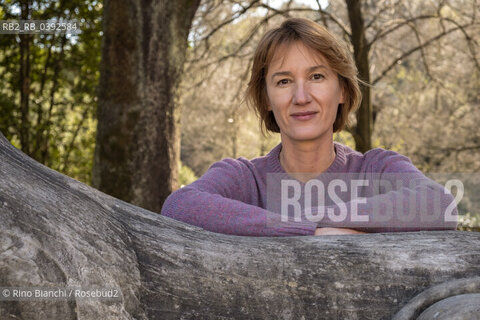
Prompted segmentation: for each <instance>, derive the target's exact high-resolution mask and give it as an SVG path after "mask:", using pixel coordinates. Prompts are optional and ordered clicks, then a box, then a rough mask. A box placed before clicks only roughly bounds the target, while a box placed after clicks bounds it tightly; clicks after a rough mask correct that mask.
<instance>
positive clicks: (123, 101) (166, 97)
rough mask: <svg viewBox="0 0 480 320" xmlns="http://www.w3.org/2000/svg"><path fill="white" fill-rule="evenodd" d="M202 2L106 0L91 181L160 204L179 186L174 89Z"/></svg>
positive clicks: (121, 195) (131, 198)
mask: <svg viewBox="0 0 480 320" xmlns="http://www.w3.org/2000/svg"><path fill="white" fill-rule="evenodd" d="M199 3H200V0H178V1H168V0H118V1H117V0H115V1H111V0H110V1H105V2H104V22H103V23H104V25H103V26H104V27H103V29H104V39H103V49H102V62H101V66H100V74H101V75H100V84H99V98H98V129H97V146H96V150H95V161H94V171H93V177H94V178H93V185H94V186H95V187H97V188H99V189H100V190H102V191H104V192H106V193H108V194H110V195H113V196H115V197H117V198H120V199H122V200H124V201H128V202H131V203H134V204H136V205H139V206H141V207H144V208H147V209H149V210H152V211H156V212H160V210H161V206H162V203H163V200H164V199H165V198H166V197H167V196H168V195H169V194H170V193H171V192H172V191H173V190H175V189H176V188H177V185H176V184H177V166H178V162H179V143H180V142H179V134H178V125H179V114H178V113H179V110H178V107H177V106H176V104H175V100H176V91H177V87H178V84H179V79H180V76H181V73H182V68H183V64H184V61H185V54H186V48H187V36H188V32H189V30H190V26H191V23H192V20H193V16H194V14H195V11H196V9H197V7H198V5H199Z"/></svg>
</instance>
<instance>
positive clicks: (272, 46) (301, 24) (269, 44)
mask: <svg viewBox="0 0 480 320" xmlns="http://www.w3.org/2000/svg"><path fill="white" fill-rule="evenodd" d="M297 41H300V42H302V43H303V44H304V45H305V46H306V47H308V48H311V49H312V50H314V51H315V52H317V53H320V54H321V55H322V56H323V57H324V58H325V59H326V60H327V63H328V64H329V66H330V68H332V70H333V71H334V72H336V73H337V74H338V78H339V82H340V86H341V88H342V89H343V92H344V98H345V102H344V103H342V104H340V105H339V108H338V111H337V117H336V119H335V122H334V124H333V132H337V131H341V130H342V129H343V128H344V127H345V125H348V115H349V114H350V112H353V111H355V110H356V109H357V108H358V106H359V105H360V102H361V100H362V93H361V91H360V88H359V80H358V78H357V68H356V66H355V62H354V60H353V58H352V55H351V53H350V51H349V50H348V47H347V46H346V45H345V43H344V42H343V41H341V40H339V39H337V38H336V37H335V36H334V35H333V34H331V33H330V32H329V31H328V30H327V29H326V28H325V27H323V26H321V25H319V24H317V23H315V22H313V21H310V20H307V19H301V18H291V19H287V20H285V21H284V22H283V23H282V24H281V25H280V27H278V28H275V29H272V30H270V31H268V32H267V33H265V35H264V36H263V38H262V39H261V40H260V43H259V44H258V46H257V49H256V51H255V54H254V58H253V65H252V74H251V76H250V81H249V83H248V88H247V93H246V98H247V102H248V104H249V105H250V106H251V107H253V108H254V109H255V111H256V112H257V114H258V115H259V117H260V122H261V124H262V130H263V129H264V128H265V129H266V130H267V131H272V132H280V128H279V127H278V124H277V122H276V121H275V117H274V116H273V112H272V111H269V110H268V96H267V85H266V80H265V78H266V75H267V73H268V66H269V65H270V62H271V61H272V59H273V57H274V55H275V53H276V52H277V50H279V48H280V47H281V46H282V45H290V44H293V43H294V42H297Z"/></svg>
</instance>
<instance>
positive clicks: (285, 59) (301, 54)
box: [265, 42, 344, 142]
mask: <svg viewBox="0 0 480 320" xmlns="http://www.w3.org/2000/svg"><path fill="white" fill-rule="evenodd" d="M265 81H266V84H267V95H268V100H269V106H268V110H271V111H273V114H274V116H275V120H276V121H277V124H278V126H279V127H280V133H281V136H282V141H285V140H284V139H289V140H291V141H292V142H294V141H315V140H318V141H320V140H323V139H325V138H328V137H330V138H331V137H332V136H333V123H334V122H335V118H336V116H337V109H338V105H339V104H340V103H343V102H344V97H343V90H342V88H341V87H340V82H339V79H338V75H337V73H335V72H334V71H333V70H332V69H331V68H330V66H329V65H328V63H327V61H326V59H325V58H324V57H323V56H322V55H321V54H319V53H317V52H315V51H313V50H312V49H310V48H308V47H306V46H305V45H304V44H302V43H301V42H295V43H293V44H291V45H289V46H284V47H283V48H282V47H280V49H279V50H278V51H277V53H276V54H275V55H274V57H273V59H272V61H271V62H270V65H269V66H268V73H267V76H266V78H265Z"/></svg>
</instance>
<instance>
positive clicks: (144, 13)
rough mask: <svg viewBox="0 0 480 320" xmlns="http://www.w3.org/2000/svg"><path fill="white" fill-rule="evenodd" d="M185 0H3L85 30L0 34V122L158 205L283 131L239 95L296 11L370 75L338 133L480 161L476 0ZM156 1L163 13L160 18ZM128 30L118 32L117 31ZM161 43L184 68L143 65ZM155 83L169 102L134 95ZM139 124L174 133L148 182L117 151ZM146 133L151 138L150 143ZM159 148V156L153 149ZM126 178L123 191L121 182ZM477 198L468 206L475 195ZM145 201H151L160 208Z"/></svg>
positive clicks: (439, 169)
mask: <svg viewBox="0 0 480 320" xmlns="http://www.w3.org/2000/svg"><path fill="white" fill-rule="evenodd" d="M157 2H158V3H157ZM194 2H195V1H170V2H168V1H140V0H132V1H95V0H70V1H46V0H45V1H30V0H25V1H22V0H20V1H13V0H12V1H8V0H1V1H0V3H1V6H0V20H47V19H51V18H63V19H70V20H73V19H75V20H76V21H78V23H79V27H80V32H79V33H78V34H65V33H63V34H62V33H54V34H35V35H28V34H0V81H1V86H0V131H1V132H2V133H3V134H4V135H5V136H6V138H7V139H8V140H9V141H10V142H11V143H12V144H13V145H14V146H15V147H17V148H18V149H21V150H22V151H23V152H24V153H26V154H27V155H29V156H30V157H32V158H34V159H36V160H37V161H38V162H40V163H42V164H45V165H46V166H48V167H50V168H52V169H54V170H57V171H59V172H62V173H64V174H66V175H68V176H70V177H72V178H74V179H77V180H80V181H82V182H84V183H87V184H90V185H93V186H94V187H97V188H99V189H100V190H102V191H105V192H107V193H110V194H112V195H114V196H116V197H119V198H121V199H124V200H125V201H129V202H132V203H136V204H138V205H142V206H144V207H146V208H149V209H151V210H156V211H159V208H161V203H163V200H162V199H164V198H165V196H166V195H168V193H170V192H171V191H173V190H175V189H176V188H178V187H181V186H182V185H186V184H188V183H190V182H192V181H194V180H195V179H196V178H197V177H199V176H201V175H202V174H203V173H204V172H205V171H206V170H207V169H208V167H209V166H210V165H211V164H212V163H213V162H215V161H218V160H220V159H222V158H225V157H232V158H237V157H240V156H242V157H246V158H254V157H258V156H261V155H265V154H266V153H267V152H268V151H269V150H270V149H272V148H273V147H274V146H275V145H276V144H278V143H279V141H280V139H279V136H278V135H276V134H272V135H267V136H264V135H263V134H262V132H261V130H260V127H259V121H258V118H257V117H256V115H255V112H254V111H252V110H250V109H249V108H248V107H247V106H246V104H245V103H244V92H245V88H246V85H247V81H248V78H249V68H250V66H251V62H252V53H253V51H254V49H255V46H256V44H257V43H258V40H259V38H260V37H261V35H262V34H263V33H264V32H265V31H266V30H268V29H269V28H272V27H274V26H276V25H278V24H279V23H281V21H282V20H284V19H285V18H286V17H305V18H309V19H312V20H315V21H317V22H318V23H320V24H323V25H325V26H326V27H327V28H328V29H329V30H330V31H332V32H333V33H335V34H336V35H338V37H340V38H341V39H343V40H344V41H345V42H346V43H347V44H348V45H349V46H350V48H351V51H352V54H354V56H355V60H356V63H357V67H358V69H359V77H360V78H361V79H362V80H365V81H366V82H368V83H369V84H370V85H371V86H370V87H363V93H364V96H365V97H366V99H364V102H363V104H362V107H361V109H360V110H359V112H358V114H357V116H355V115H354V116H352V119H351V120H352V124H353V125H352V127H350V128H349V129H348V130H345V131H343V132H341V133H338V134H335V139H336V140H337V141H339V142H342V143H344V144H346V145H349V146H350V147H352V148H356V149H357V150H359V151H362V152H365V151H367V150H369V149H371V148H375V147H382V148H386V149H391V150H394V151H397V152H400V153H402V154H404V155H406V156H408V157H410V159H411V160H412V162H413V163H414V164H415V165H416V166H417V167H418V168H419V169H420V170H422V171H423V172H426V173H428V172H430V173H458V172H463V173H479V172H480V130H479V129H478V127H479V124H480V64H479V63H480V53H479V52H480V51H479V48H480V47H479V41H480V18H479V17H478V15H479V14H480V3H479V1H477V0H438V1H437V0H435V1H433V0H408V1H407V0H379V1H376V0H375V1H374V0H365V1H354V0H331V1H327V0H321V1H320V0H309V1H307V0H296V1H287V0H248V1H247V0H246V1H242V0H225V1H218V0H202V1H200V0H198V1H197V2H198V3H194ZM121 4H124V5H121ZM142 6H144V7H142ZM145 6H148V7H145ZM135 10H137V11H135ZM157 12H159V16H162V12H166V14H165V15H164V16H162V17H164V19H163V20H162V21H160V22H158V21H155V19H156V16H155V14H156V13H157ZM179 17H180V18H181V19H180V18H179ZM157 18H158V16H157ZM170 18H171V19H173V20H169V19H170ZM115 19H116V20H115ZM122 19H123V20H122ZM149 19H151V21H150V20H149ZM157 20H158V19H157ZM179 20H181V21H180V22H181V23H180V22H178V21H179ZM187 20H188V21H187ZM119 21H120V22H119ZM150 22H151V23H150ZM158 23H160V24H158ZM162 23H164V24H165V25H167V26H168V28H167V29H168V30H167V31H165V30H164V29H161V28H163V27H162ZM157 24H158V25H157ZM112 26H118V28H117V29H115V28H114V27H112ZM156 26H157V27H158V28H157V29H159V30H160V29H161V30H160V31H156V30H157V29H156ZM122 28H127V29H126V30H127V32H124V33H122V34H119V33H120V31H122V30H123V29H122ZM177 28H178V30H177ZM126 36H127V38H124V37H126ZM122 37H123V38H122ZM132 39H133V40H132ZM130 40H131V41H130ZM177 42H178V43H180V44H179V45H177V44H176V43H177ZM138 43H140V44H143V45H138V46H137V45H136V44H138ZM145 43H148V45H147V46H146V47H145ZM155 43H157V44H158V45H159V49H158V50H159V51H158V55H159V56H160V58H161V59H163V60H162V61H163V62H165V61H170V65H173V66H175V68H177V69H175V68H174V69H175V70H177V72H173V73H172V72H170V71H165V70H171V69H172V68H171V67H168V68H167V69H162V68H161V65H162V63H163V62H162V61H160V62H158V64H152V65H149V66H147V65H144V63H146V61H147V62H148V61H150V60H141V59H146V58H142V57H143V56H142V54H139V53H142V52H143V54H144V55H145V54H150V57H151V54H152V53H151V52H152V49H151V48H152V47H153V46H154V44H155ZM147 47H148V48H147ZM164 47H165V48H164ZM172 48H173V49H172ZM102 50H103V51H102ZM146 50H150V51H146ZM162 50H164V51H162ZM165 50H166V51H165ZM162 52H163V53H164V52H170V53H168V54H163V53H162ZM172 52H173V53H172ZM162 54H163V55H162ZM102 55H103V57H102ZM112 57H113V58H112ZM119 57H120V58H121V59H120V58H119ZM122 57H123V58H122ZM136 59H140V60H136ZM118 61H120V62H118ZM125 61H126V62H125ZM139 61H140V62H139ZM117 62H118V63H117ZM132 64H133V65H134V70H135V71H134V72H130V71H128V70H130V69H128V70H125V75H124V76H123V75H122V76H119V74H121V71H122V70H120V71H118V72H117V71H115V66H117V65H118V67H119V68H121V67H122V66H125V65H132ZM155 68H158V70H156V69H155ZM169 68H170V69H169ZM178 70H180V71H178ZM149 72H151V73H149ZM149 74H158V75H159V76H158V77H159V79H153V78H152V77H153V76H148V75H149ZM162 75H164V76H162ZM130 76H131V77H133V78H131V79H135V80H131V82H130V83H132V84H133V87H132V92H134V93H136V94H135V97H133V98H132V97H124V96H123V95H121V94H119V95H117V96H115V97H114V96H113V95H112V94H111V92H113V91H112V88H114V86H117V87H116V88H117V89H118V90H120V91H121V92H124V91H125V90H127V91H128V90H130V87H126V85H127V84H125V83H124V82H122V81H123V78H124V77H125V79H128V78H129V77H130ZM119 78H121V79H119ZM173 78H174V79H176V80H175V81H173V80H172V79H173ZM112 79H113V80H112ZM138 79H140V80H138ZM142 79H143V80H142ZM152 79H153V80H152ZM114 80H115V81H117V82H121V83H117V82H115V81H114ZM152 83H153V84H155V86H154V87H155V88H160V89H159V90H160V91H161V90H162V88H164V87H166V88H167V89H168V90H166V91H168V92H167V94H166V95H165V96H167V97H170V98H171V99H170V98H169V99H167V100H168V101H167V102H165V101H166V100H162V99H159V100H155V99H149V98H148V97H149V93H148V90H147V93H146V94H142V92H143V93H145V92H146V91H142V90H144V88H151V87H149V86H150V85H152ZM165 83H167V84H168V85H165ZM140 87H141V89H139V88H140ZM119 88H120V89H119ZM142 88H143V89H142ZM152 88H153V87H152ZM139 92H140V93H139ZM121 99H124V100H123V101H122V100H121ZM128 99H131V100H128ZM119 105H121V106H122V107H121V108H120V107H118V106H119ZM130 106H132V108H134V107H135V108H137V109H135V110H139V109H141V111H138V112H139V114H140V115H139V116H138V119H139V120H138V123H137V120H136V119H137V116H135V115H133V116H129V115H132V114H133V113H131V112H133V111H131V110H130V111H125V110H127V109H128V108H130ZM139 106H140V107H139ZM142 106H143V107H142ZM165 106H168V107H165ZM115 108H117V109H115ZM120 109H121V110H123V111H122V112H121V115H120V116H119V117H118V118H115V114H116V113H115V112H116V111H115V110H120ZM99 110H103V111H102V112H100V111H99ZM132 110H133V109H132ZM144 110H146V111H144ZM148 112H150V115H152V114H155V116H156V115H157V113H159V114H163V116H161V117H160V116H159V118H158V121H157V122H154V124H153V125H152V124H151V123H150V122H149V124H148V125H145V123H146V122H142V121H141V119H142V117H145V118H148V117H149V113H148ZM108 115H110V116H108ZM122 117H123V118H122ZM120 118H122V119H124V118H128V119H127V120H122V121H120V120H118V119H120ZM155 119H157V118H155ZM163 122H164V123H163ZM102 123H103V127H101V126H102ZM111 123H114V124H115V125H116V128H117V129H116V130H118V129H120V130H121V131H122V132H123V133H122V134H124V135H127V134H129V133H130V132H132V134H134V136H133V137H134V138H132V137H123V136H122V137H121V138H118V139H117V141H116V142H112V141H113V140H112V136H113V133H110V136H109V134H104V133H105V132H107V131H108V130H107V129H108V125H110V124H111ZM155 123H158V124H159V125H160V127H159V128H165V123H167V124H169V125H167V126H166V127H167V128H168V129H158V128H157V129H155V128H153V126H155ZM141 126H143V127H145V126H146V127H148V129H149V130H157V131H159V132H160V133H159V136H162V137H163V136H167V137H168V139H166V140H165V141H166V142H165V143H159V144H158V150H155V151H152V154H156V155H157V156H152V157H151V159H150V160H149V161H150V162H149V161H147V160H148V159H149V158H148V156H145V158H147V160H144V159H143V163H144V165H146V166H147V168H148V165H149V163H150V164H152V163H161V165H156V166H155V168H159V170H160V171H162V172H167V173H168V174H167V175H166V176H165V178H164V176H161V177H156V180H162V181H160V183H162V185H155V186H153V184H154V183H157V184H158V181H157V182H151V183H152V186H149V183H150V182H148V181H147V180H142V179H143V178H144V176H145V175H146V174H144V176H141V177H140V176H138V173H135V174H137V175H136V176H135V175H134V174H133V173H132V174H130V173H131V172H137V171H136V170H135V168H139V164H138V163H139V162H138V161H139V160H131V157H130V156H129V153H128V152H126V151H125V150H135V153H137V154H138V153H139V151H138V149H134V148H133V147H131V145H133V144H134V143H133V142H132V141H135V143H137V142H138V145H142V141H141V140H142V137H143V136H145V134H142V133H141V132H144V131H138V130H140V129H137V127H141ZM97 128H103V129H101V130H103V131H102V132H104V133H102V134H101V135H97ZM105 128H107V129H105ZM143 130H145V128H143ZM162 130H164V131H162ZM165 130H166V131H165ZM169 130H170V131H169ZM152 132H153V131H152ZM170 133H171V134H170ZM170 135H171V137H170ZM107 136H108V137H107ZM106 137H107V138H106ZM117 137H118V136H117ZM153 141H154V142H153V143H150V144H149V146H152V145H153V147H155V146H156V143H155V141H156V140H155V139H153ZM112 144H115V147H111V145H112ZM100 145H101V146H102V147H99V146H100ZM119 145H120V146H119ZM109 146H110V147H109ZM96 148H97V150H96ZM102 148H103V149H102ZM176 149H178V150H177V151H175V150H176ZM102 150H104V152H103V153H102ZM105 150H117V151H118V150H121V151H122V152H121V154H122V155H123V156H117V158H122V159H123V157H124V158H125V162H124V163H120V164H118V166H119V167H118V168H127V167H128V168H130V169H125V170H123V169H115V170H113V169H112V168H116V167H115V165H116V164H112V162H111V161H112V160H111V159H110V160H109V159H106V160H105V159H104V158H102V157H104V153H108V152H107V151H105ZM172 150H173V151H172ZM111 153H112V154H113V153H114V152H111ZM115 154H117V153H115ZM145 154H146V155H148V154H149V152H145ZM164 154H165V157H166V158H165V159H166V160H165V161H164V162H162V161H157V160H158V159H159V158H161V157H163V155H164ZM129 159H130V160H129ZM162 159H163V158H162ZM109 161H110V162H109ZM135 161H137V162H135ZM163 163H165V165H164V164H163ZM104 167H109V168H110V171H109V172H107V174H109V175H110V176H112V175H115V174H116V173H117V174H118V172H121V175H122V178H118V177H116V178H115V179H110V180H109V179H107V178H104V175H105V172H106V169H104ZM132 167H133V169H132ZM147 171H148V170H143V171H142V170H140V169H139V170H138V172H147ZM129 172H130V173H129ZM126 176H128V177H126ZM125 177H126V178H125ZM131 177H135V178H131ZM139 177H140V178H139ZM145 179H147V178H145ZM133 180H135V181H136V180H138V181H144V185H146V186H147V187H148V189H149V190H151V192H152V195H149V196H142V197H139V196H138V193H141V191H138V190H137V191H135V190H133V191H132V187H131V185H133V183H132V181H133ZM123 185H125V186H124V188H125V191H124V192H120V191H118V190H120V189H121V188H122V186H123ZM164 185H165V186H166V187H165V188H164V187H163V186H164ZM160 189H162V190H160ZM112 190H115V191H112ZM477 190H478V189H477ZM117 191H118V193H117ZM477 195H478V196H480V195H479V193H477ZM475 196H476V195H475V194H474V193H473V194H471V195H470V199H469V200H468V201H467V203H468V204H471V203H476V202H475V201H477V200H478V199H475ZM147 198H150V199H151V198H155V199H157V200H156V202H158V203H159V206H157V205H155V204H151V203H149V202H148V201H149V200H143V199H147ZM475 207H476V208H477V209H476V210H477V211H476V210H475V209H474V208H475ZM459 209H460V211H461V214H462V218H461V219H462V220H461V228H462V229H464V230H476V231H478V230H479V221H480V207H479V206H475V205H462V204H460V205H459Z"/></svg>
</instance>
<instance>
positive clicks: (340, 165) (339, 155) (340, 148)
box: [267, 141, 347, 173]
mask: <svg viewBox="0 0 480 320" xmlns="http://www.w3.org/2000/svg"><path fill="white" fill-rule="evenodd" d="M333 145H334V148H335V160H334V161H333V163H332V164H331V165H330V167H328V169H327V170H325V172H328V173H334V172H335V173H338V172H343V171H344V168H345V166H346V163H347V157H346V155H345V146H344V145H342V144H341V143H338V142H336V141H334V142H333ZM281 150H282V143H279V144H278V145H277V146H276V147H275V148H273V149H272V150H271V151H270V152H269V153H268V154H267V158H268V166H269V167H270V170H271V171H272V172H277V173H286V172H285V170H284V169H283V167H282V165H281V164H280V151H281Z"/></svg>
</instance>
